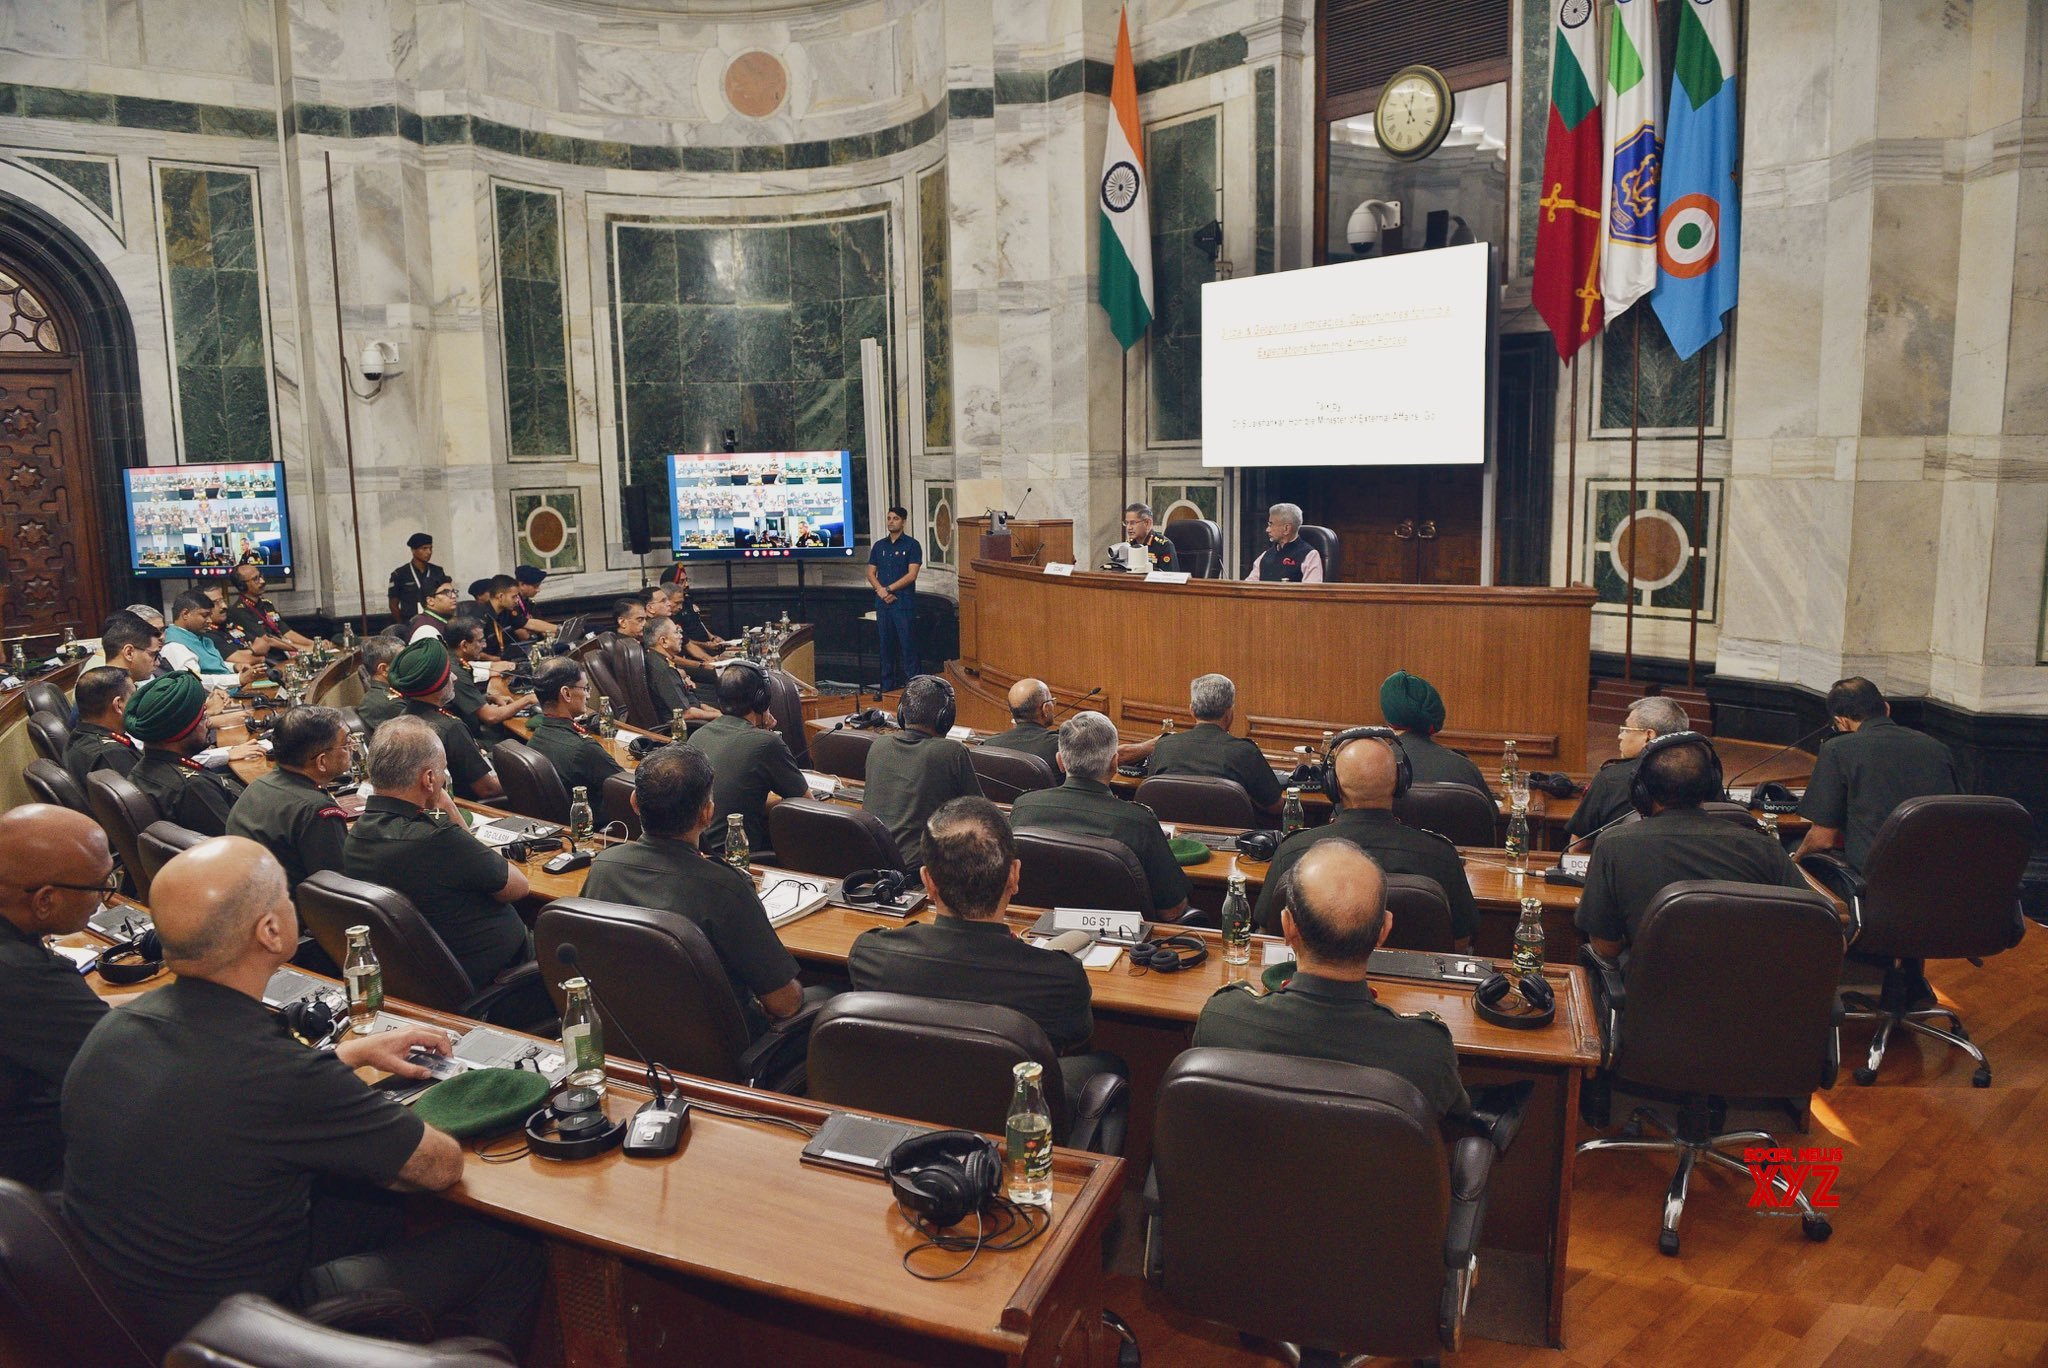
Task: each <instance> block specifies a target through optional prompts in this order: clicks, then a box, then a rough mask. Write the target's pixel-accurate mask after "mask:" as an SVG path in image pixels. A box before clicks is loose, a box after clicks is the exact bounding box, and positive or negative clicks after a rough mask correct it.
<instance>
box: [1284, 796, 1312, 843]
mask: <svg viewBox="0 0 2048 1368" xmlns="http://www.w3.org/2000/svg"><path fill="white" fill-rule="evenodd" d="M1307 825H1308V818H1307V817H1305V816H1303V815H1302V811H1301V785H1299V784H1289V785H1288V786H1287V801H1286V802H1285V803H1283V804H1282V805H1281V807H1280V836H1281V839H1283V840H1285V839H1286V838H1287V837H1289V836H1292V835H1293V834H1294V833H1295V832H1297V831H1299V830H1301V829H1302V828H1303V827H1305V826H1307Z"/></svg>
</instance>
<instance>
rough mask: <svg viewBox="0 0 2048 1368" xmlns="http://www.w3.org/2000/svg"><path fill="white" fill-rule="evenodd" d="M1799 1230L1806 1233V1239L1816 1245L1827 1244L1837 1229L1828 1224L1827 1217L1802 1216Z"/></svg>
mask: <svg viewBox="0 0 2048 1368" xmlns="http://www.w3.org/2000/svg"><path fill="white" fill-rule="evenodd" d="M1799 1228H1800V1229H1801V1230H1803V1231H1805V1232H1806V1238H1807V1239H1809V1240H1811V1241H1813V1242H1814V1243H1815V1244H1825V1243H1827V1238H1828V1236H1830V1235H1832V1234H1834V1233H1835V1228H1834V1227H1833V1226H1831V1225H1829V1224H1828V1218H1827V1217H1825V1216H1801V1217H1800V1218H1799Z"/></svg>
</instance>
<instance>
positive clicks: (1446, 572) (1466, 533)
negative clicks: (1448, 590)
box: [1415, 466, 1486, 584]
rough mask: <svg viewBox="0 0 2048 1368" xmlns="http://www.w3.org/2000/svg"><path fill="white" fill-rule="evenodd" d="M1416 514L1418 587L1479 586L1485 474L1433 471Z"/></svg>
mask: <svg viewBox="0 0 2048 1368" xmlns="http://www.w3.org/2000/svg"><path fill="white" fill-rule="evenodd" d="M1419 483H1420V485H1421V498H1420V500H1419V501H1418V503H1417V506H1416V510H1415V542H1416V547H1417V550H1418V552H1419V556H1418V560H1419V565H1418V568H1417V575H1416V579H1415V582H1416V583H1417V584H1477V583H1479V548H1480V543H1481V541H1482V540H1483V538H1482V536H1481V529H1482V527H1483V526H1484V522H1485V506H1484V505H1485V500H1486V468H1485V467H1484V466H1433V467H1431V468H1429V469H1427V470H1424V471H1422V472H1421V479H1420V481H1419Z"/></svg>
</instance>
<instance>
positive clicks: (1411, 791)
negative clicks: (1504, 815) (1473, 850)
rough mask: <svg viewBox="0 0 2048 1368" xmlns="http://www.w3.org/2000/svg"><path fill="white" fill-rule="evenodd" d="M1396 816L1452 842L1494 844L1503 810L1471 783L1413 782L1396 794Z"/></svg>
mask: <svg viewBox="0 0 2048 1368" xmlns="http://www.w3.org/2000/svg"><path fill="white" fill-rule="evenodd" d="M1394 815H1395V816H1396V817H1398V818H1400V819H1401V820H1402V821H1403V822H1405V823H1406V824H1407V825H1409V826H1412V827H1420V828H1421V829H1422V830H1424V831H1434V832H1435V833H1436V834H1437V835H1439V836H1441V837H1443V838H1444V839H1445V840H1447V841H1449V842H1450V843H1451V844H1452V845H1461V846H1493V845H1499V844H1500V842H1499V841H1497V840H1495V839H1494V819H1495V818H1496V817H1497V816H1498V815H1499V809H1498V808H1497V807H1496V805H1495V804H1494V801H1493V799H1492V797H1490V796H1489V795H1487V794H1484V793H1481V792H1480V791H1479V790H1478V789H1476V788H1473V787H1472V786H1471V785H1470V784H1456V783H1433V784H1411V785H1409V787H1408V791H1407V792H1406V793H1400V794H1396V795H1395V796H1394Z"/></svg>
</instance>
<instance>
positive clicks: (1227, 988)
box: [1209, 983, 1272, 998]
mask: <svg viewBox="0 0 2048 1368" xmlns="http://www.w3.org/2000/svg"><path fill="white" fill-rule="evenodd" d="M1225 993H1250V994H1251V995H1252V997H1254V998H1260V997H1271V996H1272V994H1270V993H1260V992H1258V991H1256V990H1254V989H1253V987H1252V986H1251V984H1249V983H1226V984H1224V985H1223V986H1222V987H1221V988H1218V989H1217V990H1216V991H1215V992H1213V993H1211V994H1209V996H1210V997H1212V998H1218V997H1222V996H1223V995H1224V994H1225Z"/></svg>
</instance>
